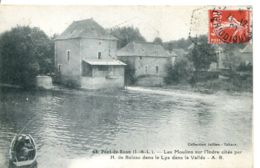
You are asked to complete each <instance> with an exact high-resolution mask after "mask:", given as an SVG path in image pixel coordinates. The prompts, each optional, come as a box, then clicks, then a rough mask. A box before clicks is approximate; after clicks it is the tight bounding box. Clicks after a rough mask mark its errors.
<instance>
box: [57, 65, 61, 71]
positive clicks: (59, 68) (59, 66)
mask: <svg viewBox="0 0 260 168" xmlns="http://www.w3.org/2000/svg"><path fill="white" fill-rule="evenodd" d="M60 71H61V64H58V72H60Z"/></svg>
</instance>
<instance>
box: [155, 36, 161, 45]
mask: <svg viewBox="0 0 260 168" xmlns="http://www.w3.org/2000/svg"><path fill="white" fill-rule="evenodd" d="M153 43H154V44H160V45H163V41H162V39H161V38H160V37H155V38H154V40H153Z"/></svg>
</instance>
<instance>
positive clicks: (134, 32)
mask: <svg viewBox="0 0 260 168" xmlns="http://www.w3.org/2000/svg"><path fill="white" fill-rule="evenodd" d="M111 34H112V35H113V36H115V37H117V38H118V43H117V44H118V46H117V47H118V48H122V47H124V46H125V45H127V44H128V43H129V42H132V41H138V42H145V41H146V40H145V38H144V37H143V36H142V34H141V33H140V31H139V29H138V28H134V27H118V28H114V29H112V30H111Z"/></svg>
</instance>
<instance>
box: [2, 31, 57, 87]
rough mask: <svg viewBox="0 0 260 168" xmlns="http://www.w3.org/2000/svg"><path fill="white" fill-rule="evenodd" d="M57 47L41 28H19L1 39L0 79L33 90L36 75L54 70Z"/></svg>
mask: <svg viewBox="0 0 260 168" xmlns="http://www.w3.org/2000/svg"><path fill="white" fill-rule="evenodd" d="M53 51H54V47H53V43H52V41H51V40H50V39H49V38H48V36H47V35H46V34H45V33H44V32H43V31H41V30H40V29H39V28H31V27H29V26H17V27H15V28H12V29H11V30H10V31H6V32H4V33H3V34H2V35H1V37H0V60H1V66H0V80H1V82H3V83H9V84H15V85H20V86H23V87H31V86H33V85H34V82H35V81H34V80H35V77H36V75H38V74H39V73H40V74H46V73H50V72H52V71H53V62H54V53H53Z"/></svg>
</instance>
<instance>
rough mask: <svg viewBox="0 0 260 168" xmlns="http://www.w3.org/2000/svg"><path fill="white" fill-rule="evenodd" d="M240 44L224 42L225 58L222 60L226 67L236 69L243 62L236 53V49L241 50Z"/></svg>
mask: <svg viewBox="0 0 260 168" xmlns="http://www.w3.org/2000/svg"><path fill="white" fill-rule="evenodd" d="M240 46H241V45H240V44H224V45H223V58H222V62H223V65H224V66H225V68H228V69H230V70H233V71H234V70H236V69H237V68H238V67H239V66H240V63H241V58H240V57H239V56H238V55H235V53H234V52H235V51H237V50H239V49H240V48H241V47H240Z"/></svg>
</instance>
